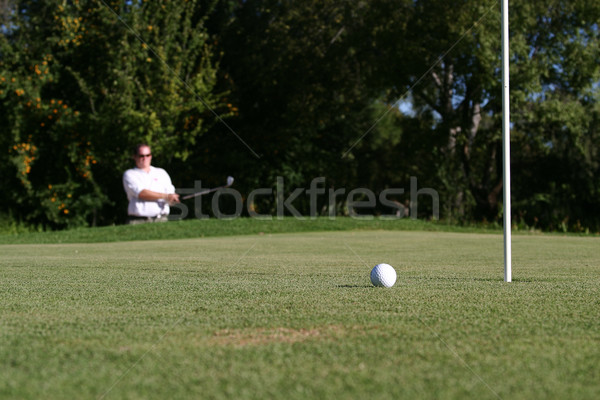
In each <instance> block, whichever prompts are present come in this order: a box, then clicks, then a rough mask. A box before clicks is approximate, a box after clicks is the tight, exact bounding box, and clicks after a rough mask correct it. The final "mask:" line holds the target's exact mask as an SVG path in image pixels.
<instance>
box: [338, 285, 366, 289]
mask: <svg viewBox="0 0 600 400" xmlns="http://www.w3.org/2000/svg"><path fill="white" fill-rule="evenodd" d="M336 287H339V288H344V289H357V288H363V289H364V288H372V287H374V286H373V285H336Z"/></svg>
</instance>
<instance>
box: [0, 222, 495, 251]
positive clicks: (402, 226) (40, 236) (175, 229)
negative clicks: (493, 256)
mask: <svg viewBox="0 0 600 400" xmlns="http://www.w3.org/2000/svg"><path fill="white" fill-rule="evenodd" d="M380 229H385V230H420V231H423V230H427V231H446V232H454V231H459V232H499V229H501V228H498V227H496V226H488V227H458V226H456V225H452V224H447V223H443V222H428V221H423V220H412V219H382V218H376V219H359V218H354V219H353V218H348V217H345V218H344V217H340V218H336V219H329V218H324V217H320V218H316V219H309V218H307V219H304V220H299V219H296V218H291V217H286V218H284V219H281V220H279V219H276V218H274V219H272V220H262V219H251V218H237V219H231V220H219V219H214V218H213V219H203V220H200V219H192V220H184V221H176V222H174V221H172V222H169V223H166V224H144V225H135V226H131V225H120V226H105V227H99V228H80V229H70V230H63V231H48V232H30V233H25V232H19V233H18V234H17V233H12V234H6V233H5V234H2V232H1V231H0V244H19V243H20V244H48V243H100V242H120V241H131V240H162V239H189V238H199V237H215V236H236V235H249V234H250V235H251V234H261V233H290V232H315V231H348V230H380Z"/></svg>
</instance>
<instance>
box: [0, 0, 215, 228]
mask: <svg viewBox="0 0 600 400" xmlns="http://www.w3.org/2000/svg"><path fill="white" fill-rule="evenodd" d="M106 4H110V7H111V8H108V7H107V5H106ZM106 4H105V3H103V2H89V1H74V2H69V3H67V2H63V1H47V2H36V1H17V2H15V12H14V13H13V19H12V20H11V22H10V24H9V25H7V26H8V27H7V28H5V34H4V35H3V36H2V59H1V63H2V64H1V65H0V69H1V71H2V73H1V76H0V81H2V82H0V83H1V84H2V87H1V88H0V90H1V93H0V96H1V98H0V100H1V101H2V103H1V107H2V108H1V110H2V113H1V114H2V117H0V118H2V126H3V133H2V141H3V145H5V146H6V147H7V148H9V149H10V151H9V154H8V158H4V159H3V160H1V161H0V168H2V175H3V176H4V178H3V179H5V180H6V181H7V182H6V183H7V184H8V185H9V186H10V187H11V188H13V190H12V191H10V192H5V194H4V196H5V197H4V196H3V197H4V198H3V199H2V203H3V204H5V205H6V204H14V205H16V210H15V216H16V217H17V218H20V219H23V220H24V221H27V222H29V223H43V224H45V225H48V226H50V227H65V226H81V225H85V224H88V223H92V224H95V223H101V224H106V223H110V222H114V221H115V217H117V215H118V214H117V213H116V212H115V209H114V208H113V206H115V205H117V206H118V207H119V208H122V207H123V202H124V195H123V191H122V188H121V183H120V176H121V174H122V173H123V171H124V170H125V169H126V168H127V167H129V165H130V163H131V161H130V160H129V157H130V149H131V148H132V146H133V145H134V144H136V143H138V142H141V141H146V142H149V143H151V144H152V145H153V148H154V150H155V153H156V154H163V155H168V156H167V157H163V159H162V160H161V161H162V162H163V163H165V164H168V163H169V162H170V160H171V159H172V158H175V159H182V160H185V159H186V158H188V157H189V156H190V155H191V154H193V152H194V143H195V140H196V138H197V137H199V136H201V135H202V134H203V133H204V132H205V131H206V129H207V127H208V126H210V124H211V121H213V120H214V118H213V116H212V115H211V111H210V110H211V109H215V108H218V107H219V104H220V103H219V100H218V99H219V96H217V95H214V94H213V93H212V90H213V86H214V84H215V73H216V67H215V66H214V59H213V57H212V50H211V45H210V44H209V43H208V38H207V36H206V34H205V33H203V23H204V18H205V17H204V15H203V11H204V10H203V8H201V7H200V5H199V3H198V2H195V1H187V2H168V3H157V2H140V3H130V2H115V1H113V2H110V3H106ZM223 114H224V115H226V113H223ZM158 159H159V160H160V158H158ZM9 177H12V178H9Z"/></svg>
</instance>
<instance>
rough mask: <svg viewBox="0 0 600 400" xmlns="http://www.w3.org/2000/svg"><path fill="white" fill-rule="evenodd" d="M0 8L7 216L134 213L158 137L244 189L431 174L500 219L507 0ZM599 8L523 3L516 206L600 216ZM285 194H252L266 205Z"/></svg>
mask: <svg viewBox="0 0 600 400" xmlns="http://www.w3.org/2000/svg"><path fill="white" fill-rule="evenodd" d="M0 7H2V9H1V18H2V25H1V35H0V130H1V131H0V148H1V149H2V151H1V152H0V184H1V187H2V189H3V190H2V191H1V192H0V193H1V194H0V205H1V207H2V210H3V211H2V213H5V215H6V216H8V218H10V219H12V220H15V221H19V222H22V223H25V224H29V225H32V226H43V227H45V228H49V229H60V228H64V227H74V226H84V225H107V224H114V223H122V222H123V221H124V219H125V217H126V215H125V210H126V198H125V194H124V191H123V188H122V185H121V175H122V173H123V172H124V170H125V169H127V168H129V167H131V166H132V161H131V158H130V153H131V151H130V149H131V148H132V147H133V146H134V145H135V144H137V143H139V142H148V143H150V144H151V145H152V153H153V154H154V157H153V158H154V159H153V163H154V165H157V166H160V167H163V168H165V169H166V170H167V171H168V172H169V173H170V174H171V177H172V179H173V182H174V184H175V186H176V187H179V188H191V187H193V186H194V182H195V181H196V180H202V183H203V186H209V187H211V186H219V185H221V184H222V183H223V181H224V179H225V177H226V176H228V175H232V176H235V178H236V188H237V190H238V191H240V192H241V193H242V194H244V193H249V192H251V191H252V190H253V189H255V188H258V187H266V188H275V186H276V183H277V179H278V177H281V178H283V179H285V183H286V189H289V190H293V188H294V187H303V188H306V187H308V185H309V184H310V182H311V181H312V180H313V179H314V178H316V177H325V178H326V179H325V182H324V185H325V186H326V187H327V188H328V189H334V190H335V189H336V188H348V190H351V189H353V188H359V187H364V188H369V189H370V190H372V191H374V192H380V191H383V190H385V189H389V188H410V182H411V177H416V178H418V182H419V187H429V188H433V189H435V190H436V191H437V192H438V193H439V198H440V215H441V218H443V219H446V220H449V221H453V222H463V223H471V222H488V223H499V222H500V221H501V216H502V190H503V187H502V157H501V156H502V148H501V134H502V132H501V117H502V98H501V96H502V90H501V60H500V55H501V40H500V2H499V1H498V0H493V1H483V0H458V1H452V2H447V1H441V0H429V1H420V0H372V1H350V0H335V1H333V0H322V1H312V0H308V1H274V0H262V1H258V0H246V1H233V0H197V1H195V0H189V1H176V2H171V1H151V0H148V1H146V0H141V1H140V0H136V1H131V0H128V1H109V0H101V1H77V0H71V1H66V0H45V1H33V0H29V1H19V0H7V1H3V2H2V3H1V4H0ZM598 21H600V4H599V3H598V2H597V1H591V0H574V1H566V0H549V1H546V2H528V1H524V0H515V1H511V3H510V43H511V60H510V61H511V99H510V100H511V147H512V154H511V155H512V171H513V173H512V188H511V189H512V190H511V191H512V196H513V216H512V217H513V221H514V223H515V224H523V225H525V226H528V227H535V228H540V229H548V230H570V231H585V230H591V231H598V230H600V156H599V150H598V146H597V145H596V143H598V141H599V139H600V118H599V116H600V106H599V103H598V99H599V95H600V91H599V90H600V50H599V49H600V47H599V46H598V44H599V28H598ZM409 198H410V195H409V194H408V191H407V194H406V195H404V196H402V195H399V196H397V198H396V200H397V201H398V202H399V203H405V202H406V201H407V199H409ZM275 200H276V199H275V198H269V197H264V196H262V197H260V200H258V199H257V203H256V204H252V205H251V207H252V208H253V209H255V210H257V212H259V213H260V214H268V213H271V212H274V210H275V209H276V207H277V205H276V201H275ZM205 201H209V200H208V199H206V200H205ZM225 206H226V205H225ZM309 206H310V205H309V204H308V201H307V199H304V198H299V199H298V200H297V202H296V203H295V207H296V208H297V209H299V210H302V209H303V208H307V207H309ZM338 210H339V212H341V213H343V212H344V207H343V205H341V206H340V207H338ZM419 211H420V212H422V213H423V217H426V216H427V215H431V210H430V209H427V208H426V207H423V208H422V207H421V205H419ZM372 212H373V213H376V214H377V213H384V214H385V213H386V211H385V210H380V209H373V210H372Z"/></svg>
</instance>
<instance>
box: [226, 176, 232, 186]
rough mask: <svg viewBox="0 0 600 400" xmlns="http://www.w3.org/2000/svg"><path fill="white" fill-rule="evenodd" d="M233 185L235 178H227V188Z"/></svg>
mask: <svg viewBox="0 0 600 400" xmlns="http://www.w3.org/2000/svg"><path fill="white" fill-rule="evenodd" d="M232 184H233V176H228V177H227V186H231V185H232Z"/></svg>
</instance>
